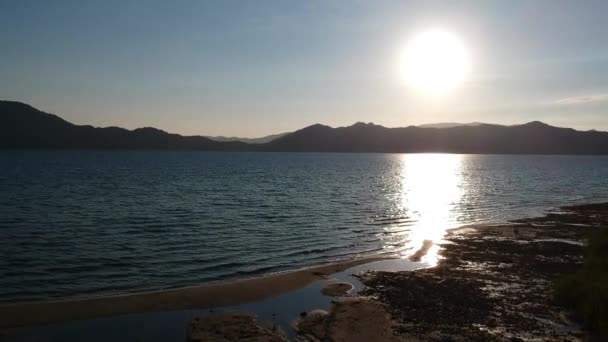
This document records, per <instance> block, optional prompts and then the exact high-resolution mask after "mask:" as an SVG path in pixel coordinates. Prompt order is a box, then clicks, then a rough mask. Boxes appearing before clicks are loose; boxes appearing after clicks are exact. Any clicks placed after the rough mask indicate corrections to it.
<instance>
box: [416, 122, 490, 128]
mask: <svg viewBox="0 0 608 342" xmlns="http://www.w3.org/2000/svg"><path fill="white" fill-rule="evenodd" d="M479 125H483V122H469V123H460V122H438V123H431V124H424V125H417V127H422V128H451V127H458V126H479Z"/></svg>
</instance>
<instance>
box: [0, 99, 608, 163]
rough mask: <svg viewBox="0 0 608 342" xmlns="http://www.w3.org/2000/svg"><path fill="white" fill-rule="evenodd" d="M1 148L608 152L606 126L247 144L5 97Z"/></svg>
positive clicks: (366, 131) (366, 127) (354, 131)
mask: <svg viewBox="0 0 608 342" xmlns="http://www.w3.org/2000/svg"><path fill="white" fill-rule="evenodd" d="M423 126H424V125H423ZM0 148H1V149H161V150H207V151H267V152H272V151H277V152H279V151H284V152H383V153H384V152H386V153H423V152H428V153H431V152H437V153H440V152H444V153H479V154H608V132H598V131H585V132H583V131H576V130H574V129H571V128H559V127H553V126H550V125H547V124H545V123H542V122H539V121H533V122H529V123H526V124H523V125H513V126H503V125H492V124H483V123H474V124H459V125H456V126H449V127H421V126H409V127H400V128H387V127H383V126H379V125H375V124H373V123H363V122H358V123H356V124H354V125H352V126H347V127H337V128H332V127H329V126H325V125H321V124H315V125H312V126H308V127H305V128H302V129H300V130H297V131H295V132H291V133H286V134H283V135H281V136H279V137H276V138H274V139H271V140H270V141H268V142H263V143H246V142H242V141H215V140H212V139H209V138H207V137H202V136H182V135H179V134H171V133H167V132H165V131H162V130H159V129H156V128H151V127H146V128H138V129H135V130H127V129H124V128H119V127H105V128H98V127H93V126H88V125H74V124H72V123H70V122H67V121H65V120H63V119H62V118H60V117H58V116H56V115H53V114H48V113H45V112H42V111H39V110H38V109H36V108H34V107H31V106H29V105H27V104H24V103H20V102H13V101H0Z"/></svg>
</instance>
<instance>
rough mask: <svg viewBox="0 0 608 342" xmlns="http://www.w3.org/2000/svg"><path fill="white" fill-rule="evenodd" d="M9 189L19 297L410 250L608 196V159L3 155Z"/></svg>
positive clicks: (1, 208) (4, 285)
mask: <svg viewBox="0 0 608 342" xmlns="http://www.w3.org/2000/svg"><path fill="white" fill-rule="evenodd" d="M0 191H1V192H0V251H1V252H0V253H1V256H2V257H1V258H0V302H15V301H22V300H32V299H43V298H50V297H71V296H79V295H96V294H105V293H117V292H129V291H137V290H142V289H151V288H154V289H158V288H166V287H176V286H184V285H192V284H198V283H201V282H206V281H212V280H221V279H228V278H234V277H243V276H254V275H258V274H264V273H269V272H275V271H281V270H287V269H294V268H299V267H304V266H309V265H313V264H317V263H322V262H327V261H334V260H340V259H348V258H352V257H356V256H362V255H371V254H381V253H393V254H397V255H401V256H404V257H406V256H408V255H410V254H412V253H414V252H415V251H416V250H418V249H419V248H420V247H421V246H422V241H424V240H433V241H439V240H440V239H441V237H442V236H443V235H444V233H445V230H446V229H447V228H453V227H457V226H460V225H465V224H474V223H500V222H505V221H507V220H509V219H515V218H521V217H526V216H534V215H539V214H542V213H543V212H544V211H546V210H550V209H553V208H556V207H558V206H561V205H564V204H569V203H584V202H593V201H600V200H607V199H608V157H597V156H594V157H588V156H492V155H442V154H410V155H403V154H331V153H326V154H316V153H214V152H126V151H125V152H111V151H107V152H104V151H82V152H79V151H69V152H64V151H40V152H34V151H27V152H23V151H19V152H17V151H9V152H7V151H4V152H0ZM436 250H437V247H436V246H434V247H433V248H432V249H431V251H430V253H429V254H428V255H427V256H426V257H425V259H424V260H423V261H424V262H427V263H433V262H434V261H435V260H434V259H435V258H436Z"/></svg>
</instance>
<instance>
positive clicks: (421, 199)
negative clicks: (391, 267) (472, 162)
mask: <svg viewBox="0 0 608 342" xmlns="http://www.w3.org/2000/svg"><path fill="white" fill-rule="evenodd" d="M462 158H463V156H462V155H455V154H409V155H402V156H400V161H401V178H400V181H401V198H400V203H399V206H400V207H401V209H402V211H403V212H405V213H406V215H407V216H408V217H409V218H410V219H411V220H412V221H413V223H412V226H411V227H410V229H411V230H410V231H409V233H407V234H408V236H407V242H406V243H405V246H404V248H403V249H402V252H401V256H402V257H409V258H413V259H420V261H422V262H426V263H428V264H431V265H435V264H436V263H437V262H438V260H439V255H438V252H439V246H438V245H437V243H439V242H440V241H441V240H442V239H443V237H444V236H445V234H446V230H447V229H449V228H453V226H454V224H455V222H456V219H457V217H456V215H457V210H455V206H456V205H457V203H459V202H460V200H461V198H462V196H463V180H462Z"/></svg>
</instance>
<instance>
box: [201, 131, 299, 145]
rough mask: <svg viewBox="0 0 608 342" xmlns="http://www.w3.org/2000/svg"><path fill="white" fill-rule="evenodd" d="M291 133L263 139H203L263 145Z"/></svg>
mask: <svg viewBox="0 0 608 342" xmlns="http://www.w3.org/2000/svg"><path fill="white" fill-rule="evenodd" d="M289 133H291V132H285V133H278V134H271V135H267V136H265V137H260V138H239V137H224V136H215V137H213V136H205V138H209V139H211V140H214V141H241V142H246V143H248V144H265V143H267V142H271V141H273V140H275V139H277V138H280V137H282V136H284V135H287V134H289Z"/></svg>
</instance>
